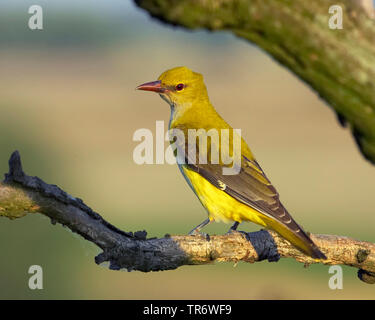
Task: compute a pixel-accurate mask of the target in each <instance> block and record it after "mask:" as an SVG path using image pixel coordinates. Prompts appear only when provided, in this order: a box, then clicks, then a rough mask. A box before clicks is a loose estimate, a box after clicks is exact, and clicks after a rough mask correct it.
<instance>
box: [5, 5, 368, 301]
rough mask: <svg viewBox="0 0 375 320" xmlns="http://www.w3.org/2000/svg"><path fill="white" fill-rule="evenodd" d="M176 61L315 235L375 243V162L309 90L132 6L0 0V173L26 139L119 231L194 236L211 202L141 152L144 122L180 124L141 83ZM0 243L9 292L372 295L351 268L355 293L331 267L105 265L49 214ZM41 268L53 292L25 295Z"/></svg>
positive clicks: (38, 167) (14, 225)
mask: <svg viewBox="0 0 375 320" xmlns="http://www.w3.org/2000/svg"><path fill="white" fill-rule="evenodd" d="M33 4H40V5H41V6H42V7H43V9H44V30H43V31H30V30H29V29H28V28H27V20H28V17H29V15H28V13H27V11H28V7H29V6H30V5H33ZM327 11H328V10H327ZM178 65H186V66H188V67H189V68H191V69H193V70H195V71H198V72H200V73H202V74H203V75H204V77H205V82H206V85H207V87H208V90H209V94H210V99H211V101H212V103H213V104H214V105H215V106H216V108H217V110H218V111H219V113H220V114H221V115H222V116H223V117H224V118H225V119H226V120H228V122H229V123H230V124H232V126H233V127H235V128H241V129H242V134H243V136H244V138H245V139H246V140H247V141H248V142H249V144H250V146H251V147H252V150H253V151H254V153H255V155H256V156H257V159H258V161H259V162H260V163H261V165H262V167H263V168H264V169H265V171H266V173H267V175H268V176H269V177H270V179H271V181H273V183H274V185H275V186H276V187H277V189H278V191H279V193H280V195H281V200H282V201H283V203H284V205H285V206H286V207H287V208H288V210H289V211H290V212H291V214H292V215H293V216H294V217H295V219H296V220H297V221H298V222H299V223H300V224H302V225H303V226H304V227H305V229H306V230H308V231H311V232H315V233H328V234H329V233H331V234H341V235H347V236H351V237H356V238H359V239H361V240H367V241H375V236H374V224H375V215H374V209H373V208H374V207H375V197H374V196H373V190H374V187H375V170H374V167H373V166H372V165H370V164H369V163H368V162H367V161H366V160H364V159H363V158H362V156H361V155H360V153H359V152H358V149H357V147H356V145H355V143H354V141H353V138H352V136H351V135H350V133H349V131H348V130H347V129H343V128H341V127H340V126H339V124H338V121H337V119H336V116H335V115H334V113H333V112H332V110H331V109H330V108H329V107H328V106H327V105H326V104H325V103H324V102H323V101H321V100H320V99H319V98H318V97H317V95H316V94H315V93H314V92H313V91H312V90H311V89H310V88H309V87H307V86H306V85H305V84H304V83H302V82H301V81H299V80H298V79H297V78H296V77H295V76H294V75H292V74H291V73H289V72H288V71H287V70H286V69H284V68H283V67H281V66H280V65H279V64H277V63H276V62H275V61H273V60H272V59H271V58H270V57H269V56H268V55H266V54H265V53H263V52H262V51H260V50H259V49H257V48H256V47H254V46H252V45H251V44H249V43H246V42H245V41H243V40H240V39H238V38H236V37H234V36H232V35H231V34H228V33H225V32H219V33H210V32H207V31H194V32H192V31H185V30H183V29H181V28H174V27H170V26H166V25H162V24H161V23H159V22H157V21H155V20H152V19H151V18H150V17H149V16H148V14H147V13H145V12H144V11H142V10H140V9H138V8H136V7H135V6H134V5H133V4H132V2H130V1H125V0H123V1H120V0H116V1H100V2H99V1H82V0H78V1H62V0H59V1H57V0H55V1H21V0H17V1H12V0H5V1H4V0H2V1H1V2H0V70H1V77H0V114H1V116H0V172H3V173H5V172H6V171H7V161H8V158H9V156H10V154H11V152H12V151H14V150H16V149H18V150H19V151H20V152H21V156H22V158H23V161H24V168H25V171H26V172H27V173H28V174H30V175H37V176H39V177H41V178H42V179H44V180H45V181H46V182H48V183H53V184H57V185H59V186H60V187H62V188H63V189H64V190H66V191H67V192H69V193H70V194H72V195H73V196H77V197H80V198H82V199H83V200H84V201H85V202H86V203H87V204H88V205H89V206H91V207H92V208H93V209H94V210H96V211H98V212H99V213H101V214H102V215H103V216H104V218H105V219H107V220H109V221H110V222H112V223H114V224H115V225H116V226H118V227H119V228H122V229H124V230H126V231H136V230H142V229H146V230H147V231H148V232H149V235H150V236H163V235H164V234H165V233H170V234H178V233H186V232H188V231H189V230H190V229H191V228H192V227H193V226H195V225H196V224H198V223H199V222H201V221H202V220H203V219H204V218H205V212H204V210H203V208H202V207H201V205H200V203H199V202H198V201H197V199H196V198H195V196H194V194H193V193H192V192H191V191H190V189H189V188H188V186H187V184H186V183H185V181H184V179H183V178H182V176H181V175H180V173H179V171H178V169H177V168H176V167H175V166H170V165H168V164H166V165H149V166H138V165H136V164H135V163H134V162H133V160H132V152H133V149H134V147H135V146H136V145H137V143H136V142H133V141H132V135H133V133H134V131H135V130H137V129H139V128H149V129H151V130H153V131H154V127H155V121H156V120H164V121H165V123H167V122H168V119H169V107H168V105H166V104H165V102H164V101H162V100H161V99H160V98H159V97H158V96H157V95H153V94H150V93H146V92H136V91H135V90H134V88H135V87H136V86H137V85H138V84H140V83H143V82H146V81H152V80H155V79H156V78H157V77H158V76H159V74H160V73H162V72H163V71H164V70H166V69H168V68H172V67H175V66H178ZM227 229H228V226H227V225H224V224H213V225H211V226H209V227H208V228H207V231H208V232H210V233H224V232H226V231H227ZM240 229H242V230H247V231H249V230H258V229H259V228H258V227H257V226H255V225H252V224H243V225H241V227H240ZM0 239H1V240H2V241H1V250H2V260H1V261H0V298H30V299H38V298H55V299H58V298H72V299H75V298H94V299H95V298H115V299H117V298H128V299H131V298H133V299H135V298H158V299H163V298H204V299H209V298H217V299H220V298H222V299H230V298H236V299H238V298H243V299H247V298H263V299H264V298H265V299H267V298H289V299H294V298H306V299H309V298H322V299H323V298H330V299H336V298H374V297H375V296H374V288H372V287H371V286H369V285H366V284H363V283H361V282H360V281H359V280H357V279H356V270H354V269H351V268H344V289H343V290H339V291H338V290H337V291H332V290H330V289H329V288H328V279H329V276H330V275H329V274H328V267H325V266H321V265H314V266H310V267H309V268H303V266H302V265H300V264H298V263H297V262H295V261H288V260H285V259H284V260H282V261H280V262H278V263H268V262H262V263H256V264H254V265H250V264H244V263H240V264H239V265H238V266H237V267H236V268H233V265H230V264H216V265H212V266H199V267H183V268H180V269H178V270H175V271H168V272H158V273H148V274H143V273H138V272H132V273H127V272H115V271H109V270H108V269H106V268H102V267H98V266H96V265H95V263H94V261H93V260H94V256H95V254H97V253H99V250H98V249H97V248H96V247H94V246H93V245H91V244H90V243H87V242H86V241H84V240H83V239H81V238H79V237H78V236H75V235H73V234H72V233H71V232H70V231H68V230H66V229H65V228H62V227H61V226H52V225H51V224H50V223H49V220H48V219H45V218H43V217H40V216H38V215H31V216H27V217H25V218H22V219H19V220H17V221H8V220H6V219H0ZM31 264H40V265H41V266H42V267H43V268H44V272H45V281H44V283H45V289H44V290H41V291H38V292H35V291H31V290H30V289H28V287H27V280H28V274H27V269H28V267H29V266H30V265H31Z"/></svg>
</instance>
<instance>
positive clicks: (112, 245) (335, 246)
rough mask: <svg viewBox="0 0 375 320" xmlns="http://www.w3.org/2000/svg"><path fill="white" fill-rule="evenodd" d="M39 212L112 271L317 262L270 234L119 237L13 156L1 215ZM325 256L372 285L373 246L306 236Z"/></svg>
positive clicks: (0, 197) (1, 192)
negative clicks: (96, 250) (91, 248)
mask: <svg viewBox="0 0 375 320" xmlns="http://www.w3.org/2000/svg"><path fill="white" fill-rule="evenodd" d="M36 212H38V213H41V214H44V215H46V216H47V217H49V218H50V219H51V222H52V223H53V224H55V223H56V222H57V223H60V224H62V225H64V226H66V227H68V228H69V229H70V230H72V231H73V232H75V233H78V234H80V235H81V236H82V237H84V238H85V239H86V240H88V241H91V242H93V243H95V244H96V245H97V246H98V247H100V248H101V249H102V250H103V252H102V253H100V254H99V255H98V256H97V257H96V258H95V262H96V263H97V264H100V263H103V262H107V261H108V262H109V263H110V265H109V268H110V269H113V270H119V269H123V268H125V269H127V270H128V271H132V270H139V271H143V272H149V271H161V270H172V269H176V268H178V267H180V266H183V265H198V264H200V265H202V264H210V263H213V262H215V261H226V262H238V261H244V262H250V263H253V262H256V261H262V260H268V261H278V260H279V259H280V257H283V258H293V259H295V260H297V261H299V262H302V263H304V264H306V265H309V264H311V263H317V262H318V261H317V260H314V259H312V258H310V257H308V256H306V255H304V254H303V253H301V252H300V251H299V250H297V249H296V248H294V247H293V246H292V245H291V244H290V243H289V242H288V241H286V240H284V239H283V238H282V237H280V236H279V235H278V234H277V233H275V232H273V231H270V230H261V231H257V232H250V233H245V232H233V233H231V234H226V235H214V236H210V237H207V238H206V237H204V236H188V235H177V236H170V235H166V236H165V237H164V238H160V239H157V238H150V239H146V235H147V233H146V232H145V231H138V232H135V233H132V232H124V231H121V230H119V229H117V228H116V227H114V226H113V225H111V224H110V223H108V222H107V221H105V220H104V219H103V218H102V217H101V216H100V215H99V214H98V213H96V212H94V211H93V210H92V209H90V208H89V207H88V206H86V205H85V204H84V203H83V201H82V200H81V199H78V198H74V197H72V196H70V195H69V194H67V193H66V192H64V191H63V190H61V189H60V188H58V187H57V186H55V185H49V184H46V183H45V182H43V181H42V180H41V179H39V178H38V177H30V176H27V175H26V174H25V173H24V172H23V170H22V165H21V159H20V155H19V153H18V152H17V151H16V152H14V153H13V154H12V156H11V158H10V160H9V173H8V174H6V175H5V180H4V181H3V182H2V183H0V216H5V217H8V218H10V219H15V218H19V217H22V216H24V215H25V214H27V213H36ZM311 237H312V239H313V240H314V242H315V243H316V244H317V245H318V246H319V248H321V250H322V251H323V252H324V253H325V254H326V256H327V257H328V260H326V261H324V262H322V261H319V262H321V263H324V264H327V265H335V264H343V265H348V266H352V267H355V268H358V269H359V272H358V275H359V277H360V279H361V280H363V281H365V282H367V283H375V244H372V243H369V242H365V241H357V240H354V239H350V238H347V237H340V236H333V235H313V234H312V235H311Z"/></svg>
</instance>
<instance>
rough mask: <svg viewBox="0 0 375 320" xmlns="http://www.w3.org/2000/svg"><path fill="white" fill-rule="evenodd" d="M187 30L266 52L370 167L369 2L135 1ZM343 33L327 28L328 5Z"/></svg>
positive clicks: (372, 62)
mask: <svg viewBox="0 0 375 320" xmlns="http://www.w3.org/2000/svg"><path fill="white" fill-rule="evenodd" d="M134 1H135V3H136V4H137V5H138V6H139V7H141V8H143V9H145V10H147V11H148V12H149V13H150V15H151V16H153V17H155V18H157V19H159V20H161V21H163V22H165V23H168V24H172V25H178V26H182V27H185V28H188V29H198V28H203V29H207V30H210V31H215V30H226V31H230V32H232V33H233V34H235V35H236V36H238V37H240V38H243V39H246V40H248V41H250V42H252V43H254V44H256V45H257V46H259V47H260V48H262V49H263V50H265V51H266V52H267V53H269V54H270V55H271V56H272V57H273V58H274V59H276V60H277V61H278V62H280V63H281V64H282V65H284V66H285V67H287V68H288V69H289V70H290V71H292V72H293V73H294V74H296V75H297V76H298V77H299V78H300V79H302V80H303V81H305V82H306V83H307V84H308V85H310V86H311V87H312V88H313V89H314V90H315V91H316V92H317V93H318V94H319V96H321V97H322V98H323V99H324V100H325V101H327V102H328V104H330V105H331V106H332V108H333V109H334V110H335V112H336V114H337V116H338V119H339V121H340V123H341V124H342V125H348V126H349V127H350V129H351V130H352V133H353V136H354V138H355V141H356V142H357V144H358V146H359V148H360V150H361V152H362V154H363V155H364V156H365V157H366V158H367V159H368V160H369V161H371V162H372V163H374V164H375V86H374V79H375V46H374V41H375V19H374V18H372V17H373V16H374V11H373V5H372V0H340V1H336V0H314V1H306V0H293V1H281V0H134ZM333 5H340V6H341V8H342V9H343V29H330V28H329V25H328V21H329V18H330V17H331V14H329V12H328V9H329V8H330V6H333Z"/></svg>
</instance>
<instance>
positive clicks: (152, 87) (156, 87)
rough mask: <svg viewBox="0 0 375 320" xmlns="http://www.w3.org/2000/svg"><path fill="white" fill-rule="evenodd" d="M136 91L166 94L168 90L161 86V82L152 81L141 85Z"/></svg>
mask: <svg viewBox="0 0 375 320" xmlns="http://www.w3.org/2000/svg"><path fill="white" fill-rule="evenodd" d="M135 89H136V90H144V91H153V92H158V93H164V92H165V91H167V89H166V88H163V87H162V86H161V81H160V80H158V81H152V82H146V83H144V84H141V85H139V86H138V87H137V88H135Z"/></svg>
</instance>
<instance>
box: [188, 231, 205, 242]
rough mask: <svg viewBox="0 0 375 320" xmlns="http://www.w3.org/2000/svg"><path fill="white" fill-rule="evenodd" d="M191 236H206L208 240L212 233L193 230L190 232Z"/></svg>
mask: <svg viewBox="0 0 375 320" xmlns="http://www.w3.org/2000/svg"><path fill="white" fill-rule="evenodd" d="M188 235H189V236H200V237H204V238H206V240H207V241H210V235H209V234H208V233H205V232H199V230H191V231H190V232H189V233H188Z"/></svg>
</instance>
